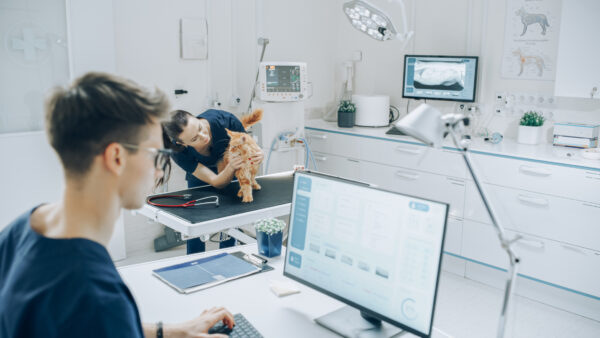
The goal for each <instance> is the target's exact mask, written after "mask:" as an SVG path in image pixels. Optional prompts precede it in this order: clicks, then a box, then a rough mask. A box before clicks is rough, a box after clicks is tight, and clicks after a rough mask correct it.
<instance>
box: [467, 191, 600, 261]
mask: <svg viewBox="0 0 600 338" xmlns="http://www.w3.org/2000/svg"><path fill="white" fill-rule="evenodd" d="M485 188H486V192H488V193H489V196H488V199H489V200H490V202H491V203H492V204H493V205H494V208H495V210H496V212H497V213H498V215H497V216H498V219H499V221H500V222H502V225H503V226H504V227H505V228H508V229H513V230H515V231H519V232H522V233H527V234H531V235H535V236H540V237H544V238H549V239H553V240H556V241H560V242H566V243H570V244H574V245H577V246H582V247H586V248H590V249H594V250H600V204H596V203H592V202H581V201H576V200H571V199H566V198H560V197H556V196H551V195H544V194H536V193H532V192H528V191H524V190H517V189H511V188H506V187H500V186H494V185H485ZM466 196H467V197H466V200H465V218H467V219H471V220H475V221H479V222H484V223H488V224H491V220H490V218H489V216H488V214H487V211H486V209H485V208H484V206H483V202H482V201H481V198H480V197H479V195H478V194H477V190H476V189H475V186H474V185H473V183H472V182H468V183H467V193H466Z"/></svg>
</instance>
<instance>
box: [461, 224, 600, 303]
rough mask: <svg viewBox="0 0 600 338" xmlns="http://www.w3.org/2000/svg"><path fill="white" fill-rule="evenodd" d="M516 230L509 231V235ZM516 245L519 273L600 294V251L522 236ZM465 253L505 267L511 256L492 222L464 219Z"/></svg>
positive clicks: (514, 233)
mask: <svg viewBox="0 0 600 338" xmlns="http://www.w3.org/2000/svg"><path fill="white" fill-rule="evenodd" d="M517 234H518V233H517V232H513V231H508V232H507V235H508V236H509V237H514V236H515V235H517ZM521 235H522V236H523V239H521V240H519V241H518V242H517V244H516V245H515V248H514V249H515V251H516V252H517V254H518V255H519V257H520V259H521V264H520V265H519V274H520V275H524V276H527V277H531V278H534V279H537V280H542V281H544V282H548V283H552V284H554V285H556V286H559V287H563V288H568V289H572V290H577V291H579V292H583V293H586V294H590V295H593V296H596V297H598V296H600V283H598V281H599V280H600V269H598V267H600V252H597V251H593V250H587V249H583V248H580V247H577V246H573V245H569V244H565V243H560V242H557V241H552V240H549V239H546V238H541V237H537V236H532V235H523V234H521ZM462 256H464V257H467V258H469V259H472V260H475V261H478V262H481V263H484V264H489V265H492V266H495V267H499V268H503V269H506V268H507V267H508V256H507V254H506V252H505V251H504V250H502V248H501V247H500V241H499V240H498V235H497V234H496V231H495V230H494V228H493V227H492V226H491V225H489V224H484V223H478V222H473V221H469V220H465V221H464V224H463V238H462Z"/></svg>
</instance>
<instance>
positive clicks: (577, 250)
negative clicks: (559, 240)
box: [560, 244, 587, 256]
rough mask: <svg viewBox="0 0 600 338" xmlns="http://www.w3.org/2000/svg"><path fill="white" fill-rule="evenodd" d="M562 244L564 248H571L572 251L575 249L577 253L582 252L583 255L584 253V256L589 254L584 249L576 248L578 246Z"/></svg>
mask: <svg viewBox="0 0 600 338" xmlns="http://www.w3.org/2000/svg"><path fill="white" fill-rule="evenodd" d="M560 246H562V247H563V248H565V249H567V250H571V251H573V252H577V253H580V254H582V255H584V256H587V255H586V253H585V252H584V251H583V250H581V249H579V248H576V247H574V246H571V245H565V244H561V245H560Z"/></svg>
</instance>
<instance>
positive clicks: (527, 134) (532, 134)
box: [517, 126, 542, 144]
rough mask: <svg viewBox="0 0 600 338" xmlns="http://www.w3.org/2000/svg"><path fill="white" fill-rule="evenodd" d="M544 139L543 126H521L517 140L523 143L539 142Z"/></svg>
mask: <svg viewBox="0 0 600 338" xmlns="http://www.w3.org/2000/svg"><path fill="white" fill-rule="evenodd" d="M541 139H542V126H539V127H531V126H519V136H518V138H517V142H519V143H523V144H538V143H540V140H541Z"/></svg>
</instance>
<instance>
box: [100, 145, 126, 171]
mask: <svg viewBox="0 0 600 338" xmlns="http://www.w3.org/2000/svg"><path fill="white" fill-rule="evenodd" d="M126 152H127V150H125V148H123V146H122V145H120V144H118V143H116V142H113V143H111V144H109V145H108V146H107V147H106V148H105V149H104V153H103V154H102V158H103V160H104V165H105V167H106V168H107V169H108V170H109V171H110V172H112V173H113V174H115V175H117V176H121V174H122V173H123V171H124V170H125V162H126V156H125V153H126Z"/></svg>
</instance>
